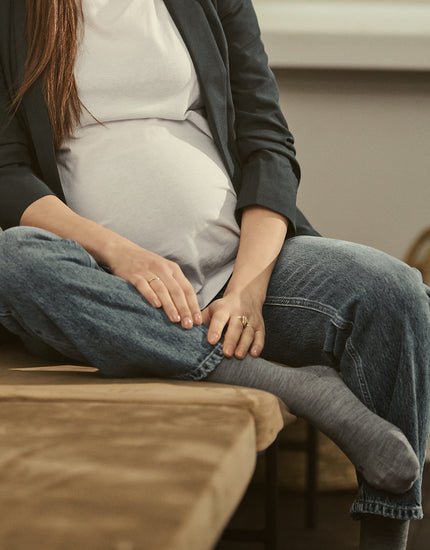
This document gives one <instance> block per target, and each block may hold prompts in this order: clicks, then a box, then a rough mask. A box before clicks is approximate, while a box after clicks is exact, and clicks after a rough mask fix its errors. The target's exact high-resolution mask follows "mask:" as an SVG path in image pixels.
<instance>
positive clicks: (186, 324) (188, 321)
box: [182, 317, 193, 328]
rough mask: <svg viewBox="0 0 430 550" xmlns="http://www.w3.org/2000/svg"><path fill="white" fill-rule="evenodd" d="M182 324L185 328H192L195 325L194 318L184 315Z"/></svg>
mask: <svg viewBox="0 0 430 550" xmlns="http://www.w3.org/2000/svg"><path fill="white" fill-rule="evenodd" d="M182 326H183V327H184V328H191V327H192V326H193V320H192V319H191V317H184V319H182Z"/></svg>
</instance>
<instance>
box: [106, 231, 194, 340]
mask: <svg viewBox="0 0 430 550" xmlns="http://www.w3.org/2000/svg"><path fill="white" fill-rule="evenodd" d="M107 259H108V265H109V268H110V270H111V271H112V273H113V274H114V275H117V276H118V277H121V279H124V280H125V281H128V282H129V283H131V284H132V285H133V286H134V287H135V288H136V289H137V290H138V291H139V292H140V294H142V296H143V297H144V298H145V299H146V300H147V301H148V302H149V303H150V304H151V305H152V306H154V307H156V308H160V307H162V308H163V310H164V312H165V313H166V315H167V317H168V318H169V319H170V320H171V321H172V322H173V323H179V322H181V325H182V327H183V328H185V329H189V328H191V327H192V326H193V323H195V324H196V325H200V324H201V323H202V314H201V312H200V307H199V303H198V301H197V296H196V293H195V291H194V289H193V287H192V286H191V283H190V282H189V281H188V279H187V278H186V277H185V275H184V274H183V272H182V270H181V268H180V267H179V265H178V264H177V263H175V262H172V261H170V260H166V258H163V257H162V256H159V255H158V254H155V253H154V252H150V251H149V250H146V249H144V248H141V247H140V246H138V245H136V244H134V243H132V242H130V241H126V242H121V243H120V244H119V246H118V244H117V245H116V246H113V247H112V249H111V250H110V251H109V256H108V258H107Z"/></svg>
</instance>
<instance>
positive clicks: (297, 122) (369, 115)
mask: <svg viewBox="0 0 430 550" xmlns="http://www.w3.org/2000/svg"><path fill="white" fill-rule="evenodd" d="M275 74H276V77H277V79H278V83H279V86H280V92H281V100H280V101H281V106H282V109H283V111H284V114H285V115H286V118H287V120H288V123H289V125H290V128H291V130H292V131H293V133H294V135H295V137H296V146H297V150H298V159H299V161H300V163H301V166H302V171H303V178H302V184H301V187H300V192H299V205H300V206H301V207H302V209H303V210H304V212H305V213H306V214H307V215H308V216H309V218H310V219H311V220H312V222H313V223H314V225H315V226H316V227H317V228H318V229H319V230H320V231H321V232H322V233H323V234H324V235H326V236H330V237H336V238H341V239H347V240H353V241H356V242H360V243H364V244H368V245H370V246H374V247H376V248H379V249H382V250H384V251H386V252H388V253H390V254H393V255H395V256H397V257H400V258H402V257H403V256H404V253H405V251H406V249H407V247H408V245H409V244H410V242H411V241H412V239H413V238H414V237H415V236H416V235H417V233H418V232H419V231H420V230H421V229H423V228H424V227H425V226H428V225H430V73H390V72H364V71H322V70H315V71H312V70H307V71H303V70H287V69H279V70H276V71H275Z"/></svg>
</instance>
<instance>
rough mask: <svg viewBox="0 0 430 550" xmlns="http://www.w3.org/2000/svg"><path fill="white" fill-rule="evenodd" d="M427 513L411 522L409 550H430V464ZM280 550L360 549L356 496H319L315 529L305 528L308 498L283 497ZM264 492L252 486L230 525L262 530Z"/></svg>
mask: <svg viewBox="0 0 430 550" xmlns="http://www.w3.org/2000/svg"><path fill="white" fill-rule="evenodd" d="M423 494H424V499H423V503H424V514H425V518H424V519H423V520H421V521H413V522H411V529H410V535H409V545H408V550H428V549H430V464H429V465H428V466H427V469H426V472H425V473H424V486H423ZM279 497H280V499H279V509H280V514H279V516H280V517H279V523H280V525H279V545H278V550H357V548H358V537H359V523H358V522H356V521H352V520H351V519H350V518H349V515H348V511H349V506H350V504H351V502H352V500H353V497H354V493H353V492H350V491H347V492H345V491H338V492H332V493H322V494H319V495H318V506H317V523H316V527H315V528H314V529H305V527H304V497H303V495H302V494H299V493H295V494H292V493H289V494H288V493H286V492H285V491H282V492H281V493H280V495H279ZM262 501H263V495H262V492H261V489H258V488H253V487H252V486H251V487H250V489H249V490H248V493H247V494H246V495H245V498H244V500H243V501H242V504H241V505H240V506H239V509H238V510H237V512H236V514H235V516H234V517H233V520H232V522H231V524H230V526H231V527H234V528H251V529H253V528H260V527H262V522H264V519H263V517H264V516H263V513H264V512H263V509H262V504H261V502H262ZM216 550H264V545H263V544H261V543H254V542H249V543H247V542H230V541H222V542H220V543H219V545H218V546H217V549H216Z"/></svg>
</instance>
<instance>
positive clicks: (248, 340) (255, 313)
mask: <svg viewBox="0 0 430 550" xmlns="http://www.w3.org/2000/svg"><path fill="white" fill-rule="evenodd" d="M262 307H263V303H262V301H261V300H258V299H256V297H255V293H253V292H252V291H251V289H246V290H243V291H241V292H240V293H239V292H238V293H235V292H230V293H229V292H228V290H227V291H226V293H225V294H224V296H223V297H222V298H221V299H219V300H214V301H213V302H212V303H211V304H210V305H209V306H208V307H207V308H205V309H204V310H203V312H202V313H203V322H204V323H206V324H207V325H209V331H208V342H209V343H210V344H212V345H215V344H216V343H217V342H218V341H219V340H220V338H221V334H222V332H223V330H224V329H225V327H227V331H226V333H225V336H224V344H223V353H224V355H225V356H226V357H232V356H233V355H234V356H235V357H237V358H238V359H243V358H244V357H245V355H246V354H247V353H248V352H249V353H250V354H251V355H252V356H253V357H258V356H259V355H260V353H261V352H262V350H263V347H264V336H265V331H264V320H263V315H262ZM243 315H245V316H246V317H247V319H248V322H249V325H248V326H247V327H245V328H244V327H243V325H242V321H241V317H242V316H243Z"/></svg>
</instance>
